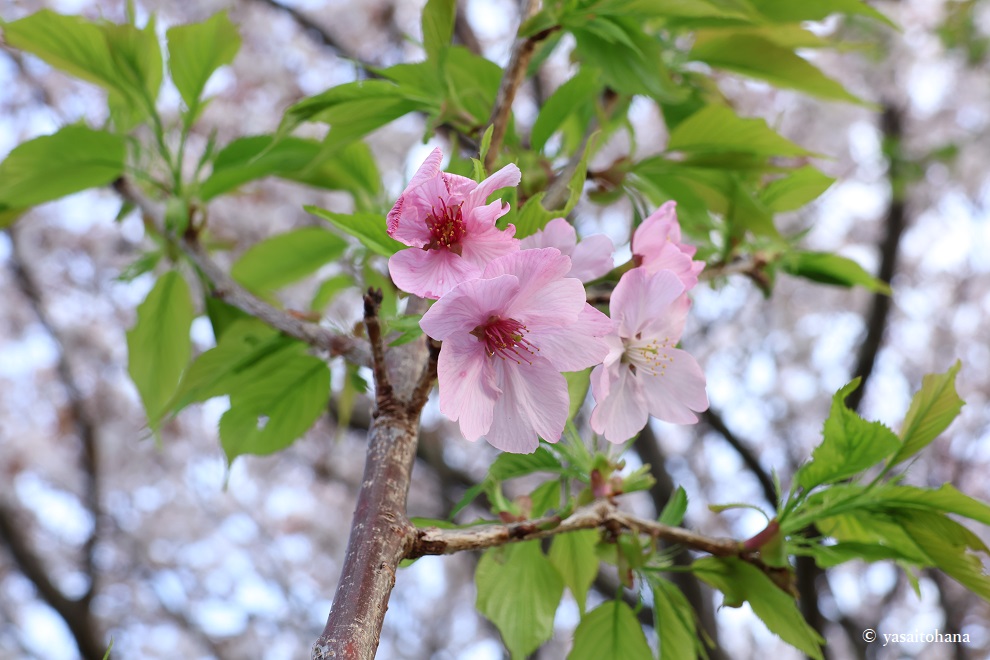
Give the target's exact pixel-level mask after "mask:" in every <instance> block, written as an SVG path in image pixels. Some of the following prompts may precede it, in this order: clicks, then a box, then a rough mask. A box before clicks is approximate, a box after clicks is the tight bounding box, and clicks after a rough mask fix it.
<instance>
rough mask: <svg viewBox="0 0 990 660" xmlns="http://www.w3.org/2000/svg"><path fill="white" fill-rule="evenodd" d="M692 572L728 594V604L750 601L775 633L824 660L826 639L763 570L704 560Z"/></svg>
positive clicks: (722, 560)
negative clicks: (809, 623) (823, 653)
mask: <svg viewBox="0 0 990 660" xmlns="http://www.w3.org/2000/svg"><path fill="white" fill-rule="evenodd" d="M691 570H692V571H693V572H694V574H695V575H697V576H698V578H699V579H701V580H704V581H705V582H707V583H708V584H710V585H711V586H713V587H715V588H716V589H718V590H719V591H721V592H722V593H723V594H725V601H726V604H728V605H730V606H736V605H739V604H742V602H743V601H748V602H749V605H750V607H751V608H752V609H753V612H754V613H755V614H756V616H758V617H760V619H761V620H762V621H763V623H765V624H766V626H767V628H769V629H770V631H771V632H773V633H775V634H777V635H779V636H780V638H781V639H783V640H784V641H785V642H787V643H788V644H790V645H791V646H793V647H794V648H796V649H798V650H800V651H802V652H803V653H806V654H807V655H809V656H811V657H812V658H817V659H818V660H822V657H823V656H822V649H821V645H822V644H824V643H825V640H824V639H822V638H821V636H820V635H819V634H818V633H817V632H815V629H814V628H812V627H811V626H810V625H808V622H807V621H805V620H804V617H802V616H801V612H800V610H798V607H797V602H796V601H795V600H794V597H793V596H791V595H790V594H788V593H786V592H784V591H783V590H781V589H780V587H778V586H777V585H776V584H774V583H773V581H772V580H770V578H769V577H767V576H766V574H764V573H763V572H762V571H761V570H760V569H758V568H757V567H755V566H753V565H752V564H749V563H747V562H744V561H742V560H741V559H737V558H735V557H725V558H718V557H704V558H702V559H699V560H697V561H695V562H694V563H693V564H692V565H691Z"/></svg>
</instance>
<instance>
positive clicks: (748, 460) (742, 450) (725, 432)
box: [701, 408, 777, 508]
mask: <svg viewBox="0 0 990 660" xmlns="http://www.w3.org/2000/svg"><path fill="white" fill-rule="evenodd" d="M701 417H702V419H704V421H705V424H707V425H708V426H709V427H711V429H712V430H713V431H715V432H717V433H718V434H719V435H721V436H722V438H724V439H725V441H726V442H727V443H729V446H730V447H732V448H733V449H734V450H736V453H737V454H739V458H741V459H742V461H743V463H744V464H745V465H746V467H747V468H748V469H749V471H750V472H752V473H753V476H755V477H756V479H757V481H759V482H760V487H761V488H762V490H763V497H764V498H765V499H766V501H767V502H769V503H770V504H771V506H773V507H774V508H776V507H777V489H776V487H775V486H774V484H773V478H772V477H771V476H770V473H768V472H767V471H766V470H765V469H763V466H762V465H760V459H759V458H757V456H756V454H754V453H753V450H752V449H750V448H749V446H748V445H747V444H746V443H745V442H743V441H742V440H741V439H739V438H738V437H737V436H736V434H735V433H733V432H732V431H731V430H730V429H729V427H728V426H726V424H725V420H723V419H722V416H721V415H720V414H719V413H718V412H717V411H716V410H713V409H711V408H709V409H708V410H706V411H705V412H703V413H701Z"/></svg>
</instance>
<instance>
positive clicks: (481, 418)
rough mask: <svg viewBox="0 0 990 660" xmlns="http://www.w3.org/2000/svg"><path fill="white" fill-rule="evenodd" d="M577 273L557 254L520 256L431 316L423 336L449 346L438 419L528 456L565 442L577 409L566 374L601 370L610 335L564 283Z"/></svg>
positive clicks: (453, 295)
mask: <svg viewBox="0 0 990 660" xmlns="http://www.w3.org/2000/svg"><path fill="white" fill-rule="evenodd" d="M570 269H571V260H570V259H569V258H568V257H566V256H564V255H562V254H561V253H560V251H559V250H556V249H553V248H543V249H537V250H523V251H520V252H514V253H512V254H509V255H507V256H504V257H501V258H499V259H495V260H494V261H492V262H491V263H490V264H489V265H488V267H487V268H485V270H484V273H482V276H481V277H480V278H478V279H474V280H470V281H467V282H463V283H461V284H459V285H458V286H456V287H454V289H453V290H451V291H450V292H449V293H447V294H446V295H444V296H443V298H441V299H440V300H439V301H437V302H436V303H435V304H434V305H433V307H431V308H430V310H429V311H427V312H426V314H424V315H423V318H422V320H421V321H420V326H421V327H422V328H423V331H424V332H426V334H428V335H429V336H430V337H433V338H434V339H438V340H441V341H442V342H443V345H442V347H441V349H440V358H439V362H438V363H437V378H438V380H439V383H440V411H441V412H442V413H443V414H444V415H446V416H447V417H448V418H450V419H451V420H453V421H456V422H458V424H459V425H460V430H461V434H462V435H463V436H464V437H465V438H467V439H468V440H472V441H474V440H477V439H478V438H480V437H482V436H484V437H485V439H486V440H488V442H489V443H491V444H492V445H493V446H495V447H497V448H499V449H502V450H504V451H508V452H517V453H530V452H533V451H536V448H537V447H538V446H539V438H543V439H544V440H547V441H548V442H556V441H557V440H559V439H560V435H561V433H563V430H564V424H565V423H566V422H567V412H568V407H569V406H568V395H567V382H566V381H565V380H564V377H563V376H562V375H561V374H560V372H561V371H578V370H580V369H586V368H588V367H590V366H592V365H594V364H598V363H600V362H601V361H602V360H603V359H604V358H605V355H606V353H607V352H608V349H607V347H606V346H605V343H604V341H603V340H602V339H601V338H602V337H603V336H604V335H606V334H608V333H609V332H610V330H611V328H612V322H611V321H610V320H609V319H608V317H606V316H605V315H604V314H602V313H601V312H599V311H598V310H596V309H595V308H593V307H592V306H590V305H589V304H587V302H585V291H584V286H583V285H582V284H581V282H580V281H579V280H577V279H574V278H571V277H565V275H566V274H567V272H568V271H569V270H570Z"/></svg>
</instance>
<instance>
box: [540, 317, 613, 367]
mask: <svg viewBox="0 0 990 660" xmlns="http://www.w3.org/2000/svg"><path fill="white" fill-rule="evenodd" d="M527 329H529V330H530V333H529V339H530V341H531V342H532V343H533V345H534V346H535V347H537V348H538V349H539V351H540V357H543V358H546V359H548V360H550V362H551V363H552V364H553V366H554V367H556V368H557V369H559V370H560V371H580V370H581V369H587V368H588V367H591V366H594V365H596V364H600V363H601V362H602V361H603V360H604V359H605V356H606V355H608V352H609V347H608V344H606V343H605V341H604V339H603V337H604V336H605V335H607V334H609V332H611V331H612V320H611V319H609V318H608V317H607V316H605V315H604V314H602V313H601V312H599V311H598V310H597V309H595V308H594V307H592V306H591V305H589V304H587V303H585V305H584V309H583V310H581V313H580V314H578V318H577V321H575V322H573V323H564V324H560V323H553V324H550V323H546V322H543V323H536V322H534V323H531V324H528V325H527Z"/></svg>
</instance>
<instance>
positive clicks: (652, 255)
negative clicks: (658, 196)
mask: <svg viewBox="0 0 990 660" xmlns="http://www.w3.org/2000/svg"><path fill="white" fill-rule="evenodd" d="M676 207H677V203H676V202H673V201H670V202H667V203H665V204H664V205H663V206H661V207H660V208H659V209H657V210H656V211H654V212H653V213H651V214H650V216H649V217H648V218H646V220H643V222H642V223H641V224H640V225H639V227H637V228H636V231H635V233H633V239H632V253H633V258H634V259H635V263H636V265H637V266H642V267H643V268H645V269H646V270H647V272H649V273H656V272H658V271H661V270H670V271H673V272H674V274H675V275H677V277H678V279H680V280H681V282H683V283H684V288H685V289H692V288H694V286H695V285H696V284H697V283H698V273H700V272H701V271H702V269H704V267H705V262H704V261H694V260H693V259H692V257H694V253H695V252H697V251H698V248H696V247H694V246H693V245H688V244H686V243H681V225H680V223H678V221H677V209H676Z"/></svg>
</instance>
